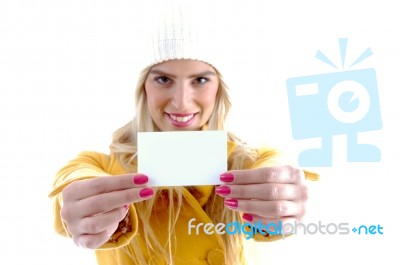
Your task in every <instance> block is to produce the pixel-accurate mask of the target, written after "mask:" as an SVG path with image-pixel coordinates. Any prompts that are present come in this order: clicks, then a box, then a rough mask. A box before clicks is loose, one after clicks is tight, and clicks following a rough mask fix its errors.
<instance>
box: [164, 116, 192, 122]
mask: <svg viewBox="0 0 400 265" xmlns="http://www.w3.org/2000/svg"><path fill="white" fill-rule="evenodd" d="M169 116H170V117H171V118H172V119H173V120H174V121H177V122H187V121H188V120H190V119H191V118H193V116H194V115H193V114H191V115H189V116H184V117H178V116H175V115H171V114H170V115H169Z"/></svg>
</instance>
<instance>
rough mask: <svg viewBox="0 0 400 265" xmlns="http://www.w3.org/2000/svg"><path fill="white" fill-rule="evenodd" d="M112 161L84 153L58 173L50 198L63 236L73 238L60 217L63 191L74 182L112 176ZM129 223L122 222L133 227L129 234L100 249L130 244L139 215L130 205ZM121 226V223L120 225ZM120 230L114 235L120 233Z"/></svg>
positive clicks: (96, 154) (99, 154) (59, 232)
mask: <svg viewBox="0 0 400 265" xmlns="http://www.w3.org/2000/svg"><path fill="white" fill-rule="evenodd" d="M110 164H111V159H110V157H109V156H107V155H105V154H101V153H96V152H82V153H80V154H79V155H78V156H77V158H75V159H74V160H71V161H69V162H68V163H67V164H66V165H65V166H64V167H63V168H62V169H61V170H60V171H58V173H57V174H56V179H55V181H54V184H53V190H52V191H51V192H50V194H49V197H50V198H51V199H52V200H53V212H54V229H55V231H56V232H57V233H58V234H60V235H63V236H66V237H71V236H70V234H69V232H68V227H67V225H66V223H65V222H64V221H63V220H62V218H61V216H60V210H61V207H62V190H63V189H64V188H65V187H66V186H68V185H69V184H71V183H72V182H74V181H78V180H85V179H91V178H96V177H107V176H111V173H110V170H109V169H110V168H111V165H110ZM127 216H128V217H129V221H127V220H126V218H125V219H124V220H122V221H121V222H124V223H128V224H129V225H130V226H131V227H130V229H125V230H128V232H127V233H124V234H123V235H122V236H120V237H119V238H118V240H117V241H116V240H110V241H109V242H107V243H105V244H104V245H103V246H101V247H100V248H99V249H112V248H117V247H121V246H124V245H126V244H128V243H129V242H130V241H131V239H132V238H133V237H134V235H135V234H136V232H137V224H138V219H137V214H136V210H135V207H134V206H133V205H130V209H129V213H128V214H127ZM120 224H121V223H120ZM120 232H121V231H119V229H117V231H116V232H115V233H114V235H115V234H116V233H120Z"/></svg>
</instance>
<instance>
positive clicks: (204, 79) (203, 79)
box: [196, 77, 208, 84]
mask: <svg viewBox="0 0 400 265" xmlns="http://www.w3.org/2000/svg"><path fill="white" fill-rule="evenodd" d="M207 81H208V79H207V78H205V77H197V78H196V82H197V83H198V84H204V83H206V82H207Z"/></svg>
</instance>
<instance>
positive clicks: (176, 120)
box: [166, 113, 196, 128]
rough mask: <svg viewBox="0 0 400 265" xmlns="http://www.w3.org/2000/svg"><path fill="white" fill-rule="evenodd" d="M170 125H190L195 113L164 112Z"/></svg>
mask: <svg viewBox="0 0 400 265" xmlns="http://www.w3.org/2000/svg"><path fill="white" fill-rule="evenodd" d="M166 114H167V116H168V118H169V120H170V121H171V123H172V125H174V126H176V127H180V128H182V127H188V126H190V125H191V124H192V123H193V121H194V119H195V116H196V113H191V114H181V113H166Z"/></svg>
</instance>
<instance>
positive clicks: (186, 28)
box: [145, 0, 222, 71]
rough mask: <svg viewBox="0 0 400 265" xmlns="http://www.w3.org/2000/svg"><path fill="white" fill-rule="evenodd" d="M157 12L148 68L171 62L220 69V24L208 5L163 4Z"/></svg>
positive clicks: (176, 1)
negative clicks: (194, 62) (196, 62)
mask: <svg viewBox="0 0 400 265" xmlns="http://www.w3.org/2000/svg"><path fill="white" fill-rule="evenodd" d="M196 2H197V3H196ZM199 2H200V3H199ZM157 9H158V10H159V11H160V12H159V13H157V15H156V17H155V19H154V20H153V25H152V27H151V32H150V33H151V34H150V39H149V40H148V47H147V49H148V51H147V59H148V63H147V65H145V67H149V66H153V65H155V64H158V63H161V62H164V61H168V60H174V59H192V60H199V61H203V62H206V63H208V64H210V65H212V66H213V67H215V68H216V69H218V68H217V67H219V66H220V64H219V61H220V57H221V55H222V54H221V41H219V37H218V35H219V34H218V21H217V19H216V17H215V16H214V14H213V12H212V11H213V10H212V8H210V6H209V5H207V1H206V2H204V1H195V2H192V1H187V0H186V1H179V0H173V1H171V0H170V1H160V4H159V6H158V7H157ZM147 59H146V60H147ZM218 70H219V71H220V69H218Z"/></svg>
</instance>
